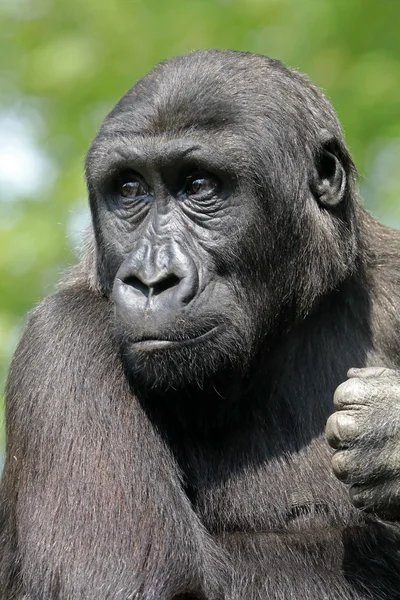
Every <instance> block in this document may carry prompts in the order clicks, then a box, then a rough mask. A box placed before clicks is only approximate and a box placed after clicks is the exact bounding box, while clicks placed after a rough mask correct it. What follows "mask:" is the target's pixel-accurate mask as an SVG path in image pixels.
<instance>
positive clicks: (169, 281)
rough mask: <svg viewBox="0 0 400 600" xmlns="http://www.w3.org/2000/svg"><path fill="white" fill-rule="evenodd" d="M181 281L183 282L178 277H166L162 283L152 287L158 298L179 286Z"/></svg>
mask: <svg viewBox="0 0 400 600" xmlns="http://www.w3.org/2000/svg"><path fill="white" fill-rule="evenodd" d="M180 281H181V280H180V278H179V277H178V276H177V275H167V277H164V279H161V281H158V282H157V283H153V285H152V286H151V287H152V288H153V295H154V296H157V295H158V294H162V293H163V292H165V291H166V290H169V289H170V288H173V287H175V286H177V285H179V282H180Z"/></svg>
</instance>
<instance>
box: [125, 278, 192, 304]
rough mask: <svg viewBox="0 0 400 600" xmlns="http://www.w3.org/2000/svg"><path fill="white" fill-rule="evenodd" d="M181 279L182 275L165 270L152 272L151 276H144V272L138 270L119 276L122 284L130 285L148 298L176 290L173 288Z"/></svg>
mask: <svg viewBox="0 0 400 600" xmlns="http://www.w3.org/2000/svg"><path fill="white" fill-rule="evenodd" d="M182 279H183V278H182V277H179V276H178V275H175V273H168V272H165V271H162V272H160V273H156V274H153V275H152V276H146V274H145V273H142V272H140V271H139V272H137V273H132V275H127V276H126V277H124V278H121V281H122V283H123V284H124V285H128V286H130V287H131V288H133V290H134V291H136V292H138V293H140V294H142V295H143V296H145V297H146V298H148V299H150V298H152V297H153V296H160V295H161V294H164V293H165V292H167V293H174V292H176V291H177V290H175V289H173V288H177V287H178V286H179V284H180V283H181V282H182Z"/></svg>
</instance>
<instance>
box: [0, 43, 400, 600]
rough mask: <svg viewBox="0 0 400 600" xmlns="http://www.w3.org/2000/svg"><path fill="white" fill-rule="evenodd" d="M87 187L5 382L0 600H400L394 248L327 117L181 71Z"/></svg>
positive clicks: (158, 77)
mask: <svg viewBox="0 0 400 600" xmlns="http://www.w3.org/2000/svg"><path fill="white" fill-rule="evenodd" d="M86 177H87V185H88V192H89V199H90V206H91V213H92V222H93V234H89V236H88V240H87V244H86V250H85V254H84V257H83V259H82V260H81V262H80V264H79V265H78V266H76V267H74V268H72V270H71V271H70V272H69V273H68V274H67V276H66V278H65V280H64V281H63V282H62V284H61V285H60V287H59V288H58V289H57V291H56V292H55V293H54V294H53V295H52V296H50V297H49V298H47V299H46V300H44V301H43V302H42V303H41V304H39V306H38V307H37V308H36V309H35V310H34V311H33V313H32V314H31V316H30V318H29V320H28V323H27V325H26V328H25V331H24V334H23V336H22V340H21V342H20V344H19V347H18V349H17V351H16V354H15V357H14V359H13V362H12V366H11V370H10V375H9V380H8V385H7V391H6V395H7V401H6V402H7V407H6V411H7V414H6V421H7V456H6V463H5V468H4V474H3V478H2V483H1V491H0V547H1V551H0V597H1V599H2V600H3V599H4V600H111V599H112V600H114V599H115V600H119V599H120V600H128V599H129V600H178V599H180V600H184V599H185V600H189V599H190V600H294V599H295V600H388V599H389V600H390V599H392V600H395V599H398V598H400V529H399V524H398V519H399V518H400V411H399V407H400V371H399V370H396V369H400V335H399V331H400V234H399V233H397V232H395V231H393V230H391V229H389V228H386V227H384V226H382V225H380V224H378V223H377V222H376V221H374V220H373V219H372V217H371V216H369V214H368V213H367V212H366V211H365V210H364V209H363V207H362V206H361V203H360V201H359V199H358V193H357V185H356V172H355V168H354V165H353V162H352V160H351V157H350V155H349V152H348V150H347V148H346V145H345V142H344V139H343V135H342V132H341V128H340V125H339V123H338V120H337V118H336V116H335V113H334V111H333V109H332V107H331V105H330V104H329V102H328V101H327V99H326V98H325V97H324V95H323V94H322V93H321V92H320V91H319V90H318V89H317V88H315V87H314V86H313V85H312V84H311V83H310V82H309V81H308V79H306V78H305V77H303V76H302V75H300V74H299V73H297V72H296V71H292V70H289V69H288V68H286V67H285V66H284V65H282V64H281V63H280V62H279V61H277V60H272V59H270V58H267V57H265V56H260V55H254V54H250V53H243V52H235V51H221V50H207V51H198V52H194V53H192V54H190V55H188V56H182V57H178V58H174V59H170V60H167V61H165V62H163V63H161V64H159V65H158V66H156V67H155V69H154V70H153V71H152V72H151V73H150V74H148V75H146V76H145V77H144V78H143V79H141V80H140V81H138V82H137V83H136V85H135V86H134V87H133V88H132V89H131V90H129V91H128V92H127V93H126V94H125V96H124V97H123V98H122V99H121V100H120V101H119V102H118V104H117V105H116V107H115V108H114V109H113V110H112V111H111V113H110V114H109V115H108V117H107V118H106V119H105V121H104V123H103V125H102V126H101V128H100V131H99V133H98V134H97V136H96V137H95V139H94V141H93V143H92V145H91V147H90V149H89V152H88V155H87V161H86ZM335 390H336V392H335ZM333 397H334V403H335V407H336V412H334V407H333V403H332V399H333ZM331 413H333V414H331ZM328 417H329V419H328ZM327 419H328V424H327V435H326V434H325V425H326V421H327ZM328 442H329V443H328ZM332 467H333V468H332Z"/></svg>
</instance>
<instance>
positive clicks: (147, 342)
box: [133, 325, 222, 351]
mask: <svg viewBox="0 0 400 600" xmlns="http://www.w3.org/2000/svg"><path fill="white" fill-rule="evenodd" d="M221 328H222V326H221V325H217V326H216V327H213V328H212V329H210V330H209V331H206V333H203V334H202V335H198V336H195V337H189V338H183V339H163V338H147V339H146V338H143V339H141V340H139V341H136V342H134V343H133V345H134V347H135V349H137V350H146V351H151V350H161V349H166V348H171V347H172V348H178V347H181V346H192V345H194V344H198V343H199V342H203V341H205V340H208V339H210V338H212V337H214V335H216V333H217V331H220V330H221Z"/></svg>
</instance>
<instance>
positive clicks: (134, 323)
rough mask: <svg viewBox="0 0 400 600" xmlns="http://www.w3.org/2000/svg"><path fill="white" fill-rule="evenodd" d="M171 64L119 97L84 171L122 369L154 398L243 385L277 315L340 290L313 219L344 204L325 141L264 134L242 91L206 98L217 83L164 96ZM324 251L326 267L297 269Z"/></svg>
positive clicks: (267, 119)
mask: <svg viewBox="0 0 400 600" xmlns="http://www.w3.org/2000/svg"><path fill="white" fill-rule="evenodd" d="M192 56H195V55H192ZM185 60H186V62H187V61H189V62H190V61H191V57H186V58H185ZM235 60H236V63H235V64H237V57H235ZM264 62H265V61H264V60H263V65H262V66H263V67H264V68H266V65H265V64H264ZM176 63H177V64H176V65H175V67H174V68H171V66H169V63H167V64H166V66H165V65H164V66H163V67H158V69H156V70H155V71H154V72H153V73H151V74H150V75H148V76H147V77H146V78H144V79H143V80H141V81H140V82H139V83H138V84H137V85H136V86H135V87H134V88H133V89H132V90H131V91H130V92H128V94H127V95H126V96H124V98H123V99H122V100H121V101H120V103H119V104H118V105H117V106H116V108H115V109H114V110H113V111H112V113H111V114H110V115H109V117H108V118H107V119H106V121H105V123H104V124H103V126H102V128H101V130H100V132H99V134H98V136H97V138H96V139H95V141H94V143H93V144H92V147H91V149H90V151H89V155H88V161H87V174H88V186H89V191H90V197H91V205H92V212H93V218H94V224H95V230H96V238H97V244H98V258H99V274H100V281H101V284H102V286H103V289H104V292H105V293H106V294H108V295H110V297H111V299H112V302H113V304H114V318H115V329H116V335H117V338H118V340H119V343H120V345H121V350H122V356H123V358H124V360H125V362H126V364H127V365H128V366H129V368H130V370H131V372H132V373H133V375H134V376H135V377H136V378H137V379H138V380H139V381H140V382H143V383H145V384H146V385H147V386H151V387H154V388H160V389H163V388H167V387H173V388H177V387H181V386H182V385H186V384H188V383H198V384H199V385H201V384H202V382H203V381H204V378H206V377H211V376H213V375H214V374H215V373H216V372H221V371H227V372H229V370H230V369H234V370H235V371H236V372H237V371H238V370H243V371H245V370H246V368H247V366H248V365H249V361H250V360H251V359H252V358H253V357H254V356H255V354H256V352H257V349H258V347H259V345H260V343H261V341H262V339H263V338H264V337H265V336H266V335H268V334H270V333H271V332H272V331H273V330H274V328H276V326H277V324H278V323H279V322H280V317H281V315H282V313H283V311H284V310H285V309H287V310H289V309H290V310H293V311H294V312H295V313H296V311H297V312H299V311H300V312H301V310H302V309H303V308H304V307H300V305H301V304H302V302H303V301H304V302H305V303H306V305H307V306H305V310H307V309H308V308H309V304H310V303H312V302H313V301H314V300H315V298H316V297H317V296H318V295H319V294H321V293H323V292H324V291H325V288H326V289H327V288H328V287H332V285H335V283H336V282H337V281H338V280H339V279H340V278H343V276H344V274H345V271H346V269H347V268H348V264H346V265H345V268H343V265H344V263H345V262H346V261H345V259H344V257H345V256H346V252H347V250H348V246H349V243H348V240H349V239H350V237H351V234H350V233H349V231H347V234H346V235H347V238H346V239H345V233H343V232H345V228H344V227H343V228H342V230H343V231H340V230H339V228H338V226H337V224H336V223H335V219H338V213H337V211H336V213H337V214H332V215H331V214H329V212H328V211H327V209H326V207H327V206H328V205H330V206H332V207H335V209H337V206H338V205H339V203H340V202H341V200H342V199H343V197H344V196H345V190H346V176H345V169H344V167H343V166H342V164H341V161H340V159H339V157H338V153H337V152H335V151H334V148H336V146H335V143H336V142H332V135H331V136H330V137H329V146H328V144H327V141H326V130H325V129H324V131H323V132H322V131H321V136H320V139H316V140H314V141H313V143H314V146H315V148H312V145H311V144H308V143H307V139H308V138H307V135H309V132H306V133H307V135H305V136H303V137H304V139H303V140H302V138H301V136H300V135H298V134H296V131H295V129H294V128H293V127H292V124H291V123H287V122H285V118H284V114H283V112H282V114H281V113H279V111H278V114H279V118H278V119H277V120H276V119H275V121H274V120H272V119H271V116H270V115H266V114H265V109H264V107H263V109H262V110H261V109H260V107H259V106H258V105H257V102H259V98H258V97H257V99H255V100H254V106H253V105H252V103H251V102H252V98H253V95H254V91H252V90H251V89H250V91H249V90H248V88H249V86H248V85H247V83H246V82H245V81H244V82H243V81H242V83H243V86H242V87H243V90H242V93H241V94H238V86H237V85H232V86H231V88H232V89H230V88H229V82H228V84H227V85H225V87H224V91H223V92H221V93H218V90H219V89H221V86H220V83H221V82H219V83H218V81H216V77H217V75H218V76H219V77H220V76H221V74H220V73H219V72H218V69H217V70H216V71H215V72H213V73H208V74H207V76H206V75H204V76H203V80H202V79H201V78H198V79H196V80H194V79H193V77H192V78H191V79H192V80H191V82H189V88H188V90H186V91H185V90H184V89H183V88H182V87H181V88H179V89H177V88H176V85H177V80H178V79H179V77H178V75H177V73H178V72H179V71H181V72H182V73H181V75H182V77H183V71H185V69H186V71H187V72H188V73H189V74H190V73H191V70H190V65H189V67H188V65H187V64H181V65H180V64H179V59H178V61H176ZM213 66H214V69H215V62H213ZM159 71H160V72H159ZM272 73H274V71H272ZM288 73H289V75H290V72H288ZM255 75H257V74H256V73H255ZM241 77H242V78H243V74H241ZM285 77H288V75H287V74H285ZM256 79H257V80H258V76H257V77H256ZM288 81H289V82H290V81H291V80H290V78H289V79H288ZM231 83H232V82H231ZM292 83H293V82H292ZM236 84H237V82H236ZM245 84H246V85H245ZM253 84H254V82H253ZM295 84H296V85H299V82H298V81H297V80H296V81H295ZM250 88H251V86H250ZM270 88H271V86H270ZM268 93H269V96H268V99H269V102H270V103H271V94H272V96H273V95H274V93H273V89H272V91H271V89H269V92H268ZM274 102H275V109H277V107H279V99H278V100H274ZM287 118H288V117H286V119H287ZM295 135H297V137H294V138H293V139H292V142H291V144H290V146H289V143H290V139H289V138H290V137H291V136H292V137H293V136H295ZM324 136H325V137H324ZM314 137H315V136H314ZM302 143H303V144H304V147H301V144H302ZM324 199H325V200H324ZM317 200H319V201H320V202H319V205H317ZM321 207H322V208H321ZM322 210H324V213H322ZM339 218H340V219H341V220H342V221H344V217H343V216H342V215H339ZM318 228H319V229H318ZM313 230H314V231H313ZM311 235H313V239H311V237H310V236H311ZM329 243H332V244H333V247H332V248H331V252H332V256H330V257H329V259H326V258H325V257H322V258H321V256H313V257H312V261H311V257H310V256H309V254H310V253H311V252H313V251H314V248H316V247H317V246H321V245H323V251H324V252H325V251H326V250H325V247H327V246H328V245H329ZM339 244H345V248H343V249H342V248H339ZM319 251H320V249H319V248H318V252H319ZM337 252H339V258H338V257H337V256H336V253H337ZM307 260H308V261H309V262H310V263H311V264H307ZM347 263H349V260H348V259H347ZM315 265H317V266H315ZM306 277H307V278H309V279H307V280H305V278H306ZM299 278H300V279H299ZM303 296H304V298H303ZM304 302H303V303H304ZM297 305H298V306H297ZM299 307H300V308H299Z"/></svg>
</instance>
